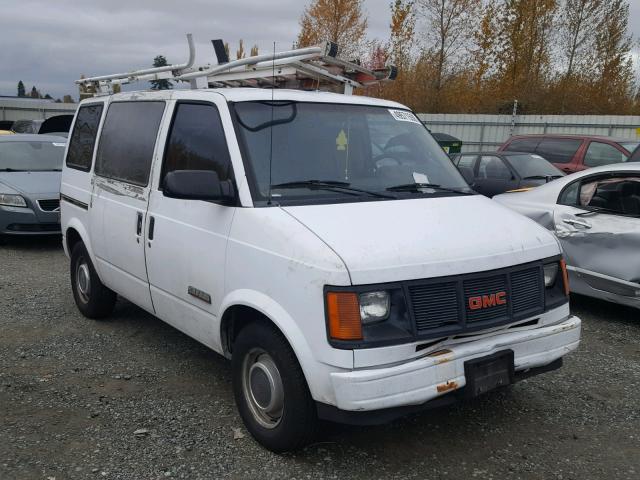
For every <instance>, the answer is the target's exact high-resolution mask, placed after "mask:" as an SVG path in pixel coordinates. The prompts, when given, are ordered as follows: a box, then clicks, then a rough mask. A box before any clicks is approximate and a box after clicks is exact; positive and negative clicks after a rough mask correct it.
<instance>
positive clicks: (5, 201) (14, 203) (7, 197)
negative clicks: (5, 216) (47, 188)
mask: <svg viewBox="0 0 640 480" xmlns="http://www.w3.org/2000/svg"><path fill="white" fill-rule="evenodd" d="M0 205H6V206H8V207H26V206H27V202H25V200H24V198H22V197H21V196H20V195H12V194H10V193H0Z"/></svg>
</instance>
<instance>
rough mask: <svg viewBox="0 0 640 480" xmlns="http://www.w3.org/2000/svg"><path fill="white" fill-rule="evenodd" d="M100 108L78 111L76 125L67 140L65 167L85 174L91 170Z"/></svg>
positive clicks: (87, 107)
mask: <svg viewBox="0 0 640 480" xmlns="http://www.w3.org/2000/svg"><path fill="white" fill-rule="evenodd" d="M102 108H103V105H102V104H99V105H85V106H82V107H80V109H79V110H78V116H77V117H76V123H75V126H74V127H73V133H72V134H71V139H70V140H69V153H68V154H67V167H69V168H75V169H77V170H83V171H85V172H88V171H89V170H91V160H92V159H93V147H94V146H95V144H96V135H97V134H98V125H100V117H101V116H102Z"/></svg>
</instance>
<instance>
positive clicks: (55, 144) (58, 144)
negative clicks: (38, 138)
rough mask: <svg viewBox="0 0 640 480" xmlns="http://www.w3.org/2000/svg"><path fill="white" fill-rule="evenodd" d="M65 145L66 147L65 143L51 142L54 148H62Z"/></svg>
mask: <svg viewBox="0 0 640 480" xmlns="http://www.w3.org/2000/svg"><path fill="white" fill-rule="evenodd" d="M65 145H66V143H56V142H53V146H54V147H64V146H65Z"/></svg>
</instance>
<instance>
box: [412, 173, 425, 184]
mask: <svg viewBox="0 0 640 480" xmlns="http://www.w3.org/2000/svg"><path fill="white" fill-rule="evenodd" d="M413 181H414V182H416V183H429V177H427V176H426V175H425V174H424V173H418V172H413Z"/></svg>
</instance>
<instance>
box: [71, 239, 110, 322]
mask: <svg viewBox="0 0 640 480" xmlns="http://www.w3.org/2000/svg"><path fill="white" fill-rule="evenodd" d="M71 290H72V291H73V298H74V300H75V301H76V305H77V306H78V310H80V312H81V313H82V314H83V315H84V316H85V317H87V318H92V319H94V320H98V319H101V318H105V317H108V316H109V315H111V312H113V307H114V306H115V304H116V298H117V295H116V294H115V292H113V291H112V290H110V289H108V288H107V287H105V286H104V285H103V284H102V282H101V281H100V277H98V273H97V272H96V269H95V268H94V266H93V263H92V262H91V257H89V253H88V252H87V249H86V248H85V246H84V244H83V243H82V242H78V243H76V244H75V245H74V247H73V250H72V252H71Z"/></svg>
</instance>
